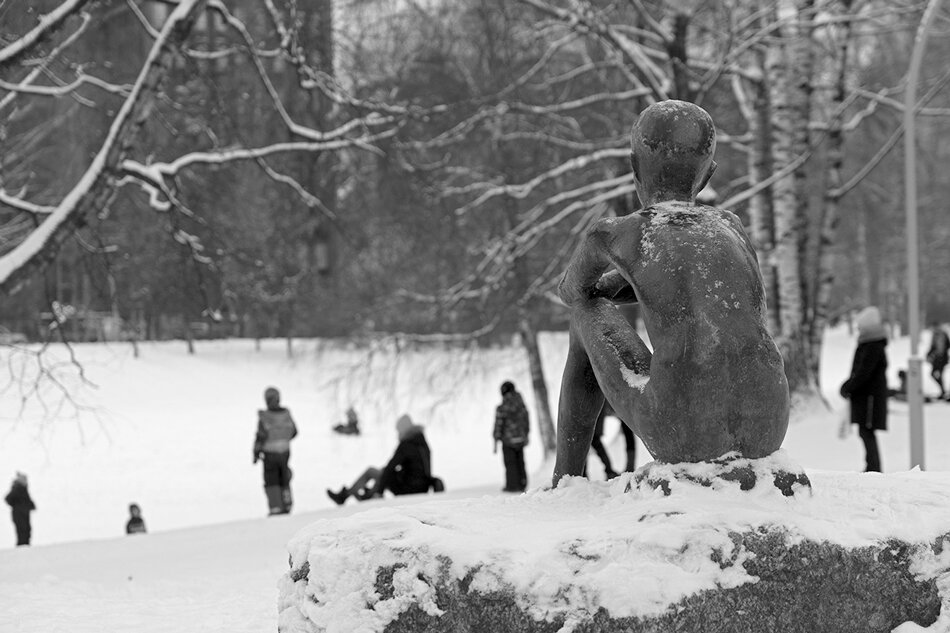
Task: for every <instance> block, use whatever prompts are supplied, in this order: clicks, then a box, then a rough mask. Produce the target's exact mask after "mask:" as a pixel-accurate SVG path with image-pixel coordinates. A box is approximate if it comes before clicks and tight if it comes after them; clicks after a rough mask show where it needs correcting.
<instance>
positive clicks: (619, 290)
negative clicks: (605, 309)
mask: <svg viewBox="0 0 950 633" xmlns="http://www.w3.org/2000/svg"><path fill="white" fill-rule="evenodd" d="M594 296H597V297H604V298H605V299H609V300H610V301H612V302H614V303H616V304H623V303H637V302H638V301H639V299H638V298H637V293H636V291H635V290H634V289H633V286H631V285H630V282H628V281H627V280H626V279H624V277H623V275H621V274H620V271H618V270H608V271H607V272H606V273H604V274H603V275H602V276H601V278H600V279H599V280H598V281H597V285H596V286H595V287H594Z"/></svg>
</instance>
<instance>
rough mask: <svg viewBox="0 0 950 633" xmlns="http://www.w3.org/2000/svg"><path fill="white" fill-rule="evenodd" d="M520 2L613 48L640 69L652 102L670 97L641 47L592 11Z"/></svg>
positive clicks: (535, 1)
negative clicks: (593, 36)
mask: <svg viewBox="0 0 950 633" xmlns="http://www.w3.org/2000/svg"><path fill="white" fill-rule="evenodd" d="M520 1H521V2H522V3H524V4H528V5H530V6H532V7H534V8H535V9H537V10H539V11H541V12H543V13H547V14H548V15H552V16H554V17H556V18H558V19H559V20H561V21H562V22H563V23H565V24H566V25H567V26H568V27H569V28H571V29H574V30H578V31H581V32H587V33H590V34H591V35H595V36H597V37H599V38H600V39H602V40H604V41H605V42H607V43H608V44H610V45H612V46H613V47H614V48H616V49H617V50H618V51H620V52H621V53H622V54H623V55H624V56H625V57H626V58H627V61H628V62H630V63H631V64H632V65H634V66H635V67H637V68H638V69H640V71H641V72H642V73H643V74H644V76H646V78H647V83H648V84H649V96H650V98H651V99H658V100H663V99H668V98H669V96H668V94H667V92H666V87H665V86H666V84H668V83H669V81H668V77H667V75H666V73H665V72H664V71H663V70H662V69H661V68H660V67H659V66H658V65H657V64H656V63H654V61H653V60H652V59H650V56H649V55H647V54H646V53H645V52H644V50H643V47H641V46H640V45H639V44H637V43H636V42H634V41H633V40H631V39H630V38H629V37H627V36H626V35H625V34H624V33H623V32H622V31H620V30H619V29H617V28H615V27H613V26H612V25H609V24H604V23H602V22H601V21H600V20H598V19H597V17H596V16H595V15H594V14H593V12H592V11H583V8H584V6H581V5H579V4H577V5H576V6H577V7H578V9H579V10H578V11H568V10H566V9H562V8H560V7H555V6H551V5H549V4H547V3H546V2H541V1H540V0H520ZM628 76H629V77H630V78H631V79H632V80H633V81H634V82H635V83H634V85H635V87H637V88H645V86H644V85H643V83H642V82H640V80H639V79H637V78H636V77H635V76H634V75H628Z"/></svg>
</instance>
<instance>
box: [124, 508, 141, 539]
mask: <svg viewBox="0 0 950 633" xmlns="http://www.w3.org/2000/svg"><path fill="white" fill-rule="evenodd" d="M125 533H126V534H145V519H143V518H142V509H141V508H140V507H139V504H137V503H130V504H129V520H128V522H126V524H125Z"/></svg>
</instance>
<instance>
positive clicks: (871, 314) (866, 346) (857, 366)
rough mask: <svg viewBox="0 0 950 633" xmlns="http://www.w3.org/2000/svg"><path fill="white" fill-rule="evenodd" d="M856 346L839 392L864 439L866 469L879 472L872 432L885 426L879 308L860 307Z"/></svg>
mask: <svg viewBox="0 0 950 633" xmlns="http://www.w3.org/2000/svg"><path fill="white" fill-rule="evenodd" d="M856 323H857V326H858V347H857V349H856V350H855V351H854V362H853V363H852V365H851V375H850V376H849V377H848V379H847V380H846V381H845V382H844V384H842V385H841V395H842V396H843V397H845V398H847V399H849V400H850V401H851V423H852V424H857V425H858V435H860V437H861V441H863V442H864V453H865V461H866V467H865V469H864V470H865V472H882V471H881V456H880V453H879V451H878V447H877V438H876V437H875V435H874V432H875V431H884V430H886V429H887V396H888V390H887V375H886V370H887V353H886V351H885V347H887V333H886V332H885V331H884V323H883V321H882V320H881V313H880V311H879V310H878V309H877V308H875V307H874V306H870V307H867V308H865V309H864V310H862V311H861V312H860V313H859V314H858V316H857V319H856Z"/></svg>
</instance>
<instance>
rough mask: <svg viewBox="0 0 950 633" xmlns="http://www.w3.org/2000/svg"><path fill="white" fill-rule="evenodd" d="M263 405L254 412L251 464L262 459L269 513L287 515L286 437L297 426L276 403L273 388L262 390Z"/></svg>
mask: <svg viewBox="0 0 950 633" xmlns="http://www.w3.org/2000/svg"><path fill="white" fill-rule="evenodd" d="M264 402H265V404H267V408H266V409H263V410H259V411H258V412H257V435H256V437H255V438H254V463H255V464H256V463H257V462H258V461H261V460H263V462H264V494H265V495H266V497H267V505H268V508H269V514H271V515H274V514H287V513H289V512H290V509H291V507H292V506H293V496H292V495H291V493H290V478H291V477H292V476H293V472H292V471H291V470H290V440H292V439H294V438H295V437H297V425H296V424H295V423H294V419H293V417H292V416H291V415H290V411H289V410H287V409H286V408H285V407H282V406H281V404H280V392H279V391H277V389H275V388H274V387H268V388H267V389H266V390H265V391H264Z"/></svg>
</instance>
